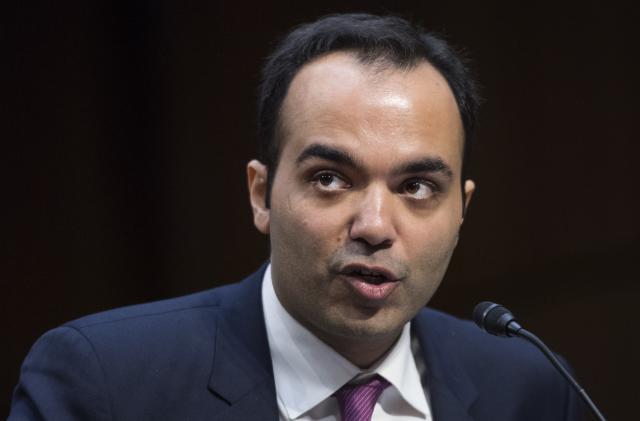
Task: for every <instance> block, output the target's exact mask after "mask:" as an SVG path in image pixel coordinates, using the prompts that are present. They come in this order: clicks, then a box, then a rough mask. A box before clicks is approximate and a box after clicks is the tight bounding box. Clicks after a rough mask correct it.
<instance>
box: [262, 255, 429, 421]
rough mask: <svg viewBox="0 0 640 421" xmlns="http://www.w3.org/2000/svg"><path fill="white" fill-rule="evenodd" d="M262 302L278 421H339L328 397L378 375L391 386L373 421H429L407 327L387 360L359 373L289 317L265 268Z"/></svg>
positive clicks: (384, 395) (335, 401) (359, 370)
mask: <svg viewBox="0 0 640 421" xmlns="http://www.w3.org/2000/svg"><path fill="white" fill-rule="evenodd" d="M262 302H263V307H264V319H265V323H266V327H267V336H268V339H269V348H270V351H271V361H272V363H273V372H274V378H275V385H276V394H277V398H278V409H279V411H280V420H286V421H288V420H300V421H311V420H323V421H329V420H340V409H339V407H338V401H337V400H336V398H334V397H333V396H332V395H333V393H335V392H336V391H337V390H338V389H340V387H342V386H343V385H344V384H346V383H348V382H349V381H350V380H352V379H354V378H356V377H358V378H360V377H370V376H373V375H374V374H379V375H381V376H382V377H384V378H385V379H386V380H387V381H389V383H391V385H390V386H389V387H387V388H386V389H385V390H384V391H383V392H382V394H381V395H380V398H379V399H378V402H377V403H376V405H375V408H374V410H373V416H372V420H373V421H386V420H396V421H409V420H413V421H415V420H427V421H432V417H431V410H430V408H429V404H428V393H427V390H426V389H424V388H423V385H422V384H421V382H420V374H419V371H418V368H417V366H416V360H415V359H414V354H413V353H412V343H411V334H410V324H409V323H407V324H406V325H405V326H404V328H403V330H402V334H401V335H400V338H399V339H398V341H397V342H396V343H395V345H394V346H393V347H392V348H391V350H390V351H389V352H388V353H387V355H386V356H385V357H384V358H383V359H382V360H381V361H379V362H378V363H376V364H375V365H374V366H373V367H371V368H369V369H367V370H362V369H360V368H358V367H357V366H355V365H354V364H352V363H351V362H350V361H348V360H347V359H345V358H344V357H343V356H341V355H340V354H338V353H337V352H336V351H334V350H333V349H332V348H331V347H329V346H328V345H327V344H325V343H324V342H322V341H321V340H320V339H318V338H317V337H316V336H315V335H313V334H312V333H311V332H309V330H307V329H306V328H305V327H303V326H302V325H301V324H300V323H298V322H297V321H296V320H295V319H294V318H293V317H291V315H290V314H289V313H288V312H287V311H286V310H285V308H284V307H283V306H282V304H281V303H280V301H279V300H278V297H277V296H276V293H275V290H274V288H273V282H272V279H271V265H269V266H268V267H267V270H266V271H265V274H264V279H263V283H262Z"/></svg>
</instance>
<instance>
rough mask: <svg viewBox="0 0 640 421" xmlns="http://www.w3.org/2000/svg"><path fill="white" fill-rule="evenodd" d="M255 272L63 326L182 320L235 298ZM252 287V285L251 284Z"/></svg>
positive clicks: (90, 327) (85, 328) (88, 327)
mask: <svg viewBox="0 0 640 421" xmlns="http://www.w3.org/2000/svg"><path fill="white" fill-rule="evenodd" d="M257 276H258V273H254V274H252V275H250V276H249V277H247V278H245V279H244V280H242V281H240V282H235V283H229V284H224V285H221V286H218V287H216V288H212V289H208V290H205V291H200V292H196V293H192V294H189V295H184V296H180V297H174V298H169V299H164V300H158V301H151V302H147V303H142V304H134V305H129V306H125V307H119V308H114V309H110V310H106V311H102V312H98V313H94V314H90V315H87V316H83V317H80V318H78V319H75V320H72V321H69V322H67V323H65V324H63V325H62V326H64V327H69V328H73V329H77V330H81V331H90V330H94V329H100V328H101V327H102V328H106V327H107V326H110V325H111V326H116V327H119V326H123V325H136V324H145V325H146V326H149V325H150V324H153V323H154V321H157V322H163V321H166V320H180V319H182V320H185V319H190V318H194V317H196V318H197V317H198V315H201V314H214V313H215V312H217V311H219V310H220V309H224V308H225V307H229V306H231V305H233V304H234V303H235V302H237V301H238V300H239V299H242V298H241V297H242V296H243V294H245V293H246V292H247V289H249V288H250V287H251V284H252V283H255V281H256V277H257ZM254 289H255V288H254Z"/></svg>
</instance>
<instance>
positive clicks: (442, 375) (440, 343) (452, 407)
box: [412, 311, 478, 421]
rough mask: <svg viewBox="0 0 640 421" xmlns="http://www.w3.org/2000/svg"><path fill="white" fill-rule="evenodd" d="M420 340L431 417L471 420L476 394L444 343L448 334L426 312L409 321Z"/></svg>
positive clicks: (436, 418) (472, 384)
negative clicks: (471, 410)
mask: <svg viewBox="0 0 640 421" xmlns="http://www.w3.org/2000/svg"><path fill="white" fill-rule="evenodd" d="M412 327H413V330H414V334H416V335H417V337H418V340H419V341H420V347H421V350H422V355H423V358H424V361H425V365H426V369H427V370H426V376H427V385H428V388H429V394H430V398H431V399H430V405H431V412H432V413H433V418H434V419H435V420H438V421H441V420H443V421H449V420H455V421H471V420H473V417H472V416H471V414H470V408H471V405H472V404H473V402H475V400H476V398H477V396H478V391H477V389H476V388H475V385H474V383H473V382H472V380H471V379H470V378H469V376H468V374H467V372H466V370H465V369H464V368H463V367H462V366H461V363H460V361H458V359H457V358H456V357H455V354H453V355H452V349H451V347H450V346H449V345H448V344H447V343H448V341H449V339H448V336H449V335H450V332H448V331H447V330H446V329H445V327H444V326H443V325H442V324H440V323H434V320H433V317H430V316H429V313H428V312H427V311H421V312H420V313H418V315H417V316H416V318H415V319H414V320H413V322H412Z"/></svg>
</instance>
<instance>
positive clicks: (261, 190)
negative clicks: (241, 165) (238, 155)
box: [247, 159, 270, 234]
mask: <svg viewBox="0 0 640 421" xmlns="http://www.w3.org/2000/svg"><path fill="white" fill-rule="evenodd" d="M247 182H248V184H249V200H250V201H251V208H252V209H253V224H254V225H255V226H256V228H258V231H260V232H261V233H263V234H269V216H270V214H269V208H267V206H266V203H265V199H266V195H267V167H266V166H265V165H264V164H263V163H262V162H260V161H258V160H256V159H254V160H252V161H251V162H249V163H248V164H247Z"/></svg>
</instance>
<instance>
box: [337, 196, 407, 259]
mask: <svg viewBox="0 0 640 421" xmlns="http://www.w3.org/2000/svg"><path fill="white" fill-rule="evenodd" d="M393 199H394V198H393V193H392V192H390V191H389V190H388V189H387V187H386V186H375V187H374V186H372V187H370V188H368V189H366V190H365V191H364V192H363V195H362V196H361V197H359V198H357V199H356V200H358V202H357V203H356V204H355V213H354V215H353V219H352V222H351V226H350V228H349V236H350V237H351V239H352V240H360V241H363V242H366V243H367V244H368V245H370V246H373V247H389V246H391V245H392V244H393V242H394V241H395V240H396V237H397V235H398V234H397V231H396V224H395V216H394V209H393V207H394V200H393Z"/></svg>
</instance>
